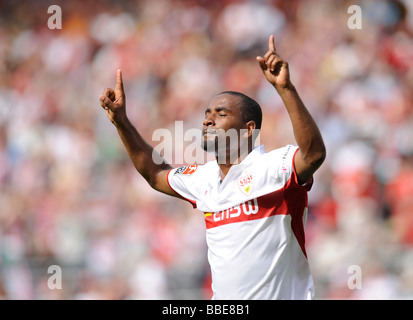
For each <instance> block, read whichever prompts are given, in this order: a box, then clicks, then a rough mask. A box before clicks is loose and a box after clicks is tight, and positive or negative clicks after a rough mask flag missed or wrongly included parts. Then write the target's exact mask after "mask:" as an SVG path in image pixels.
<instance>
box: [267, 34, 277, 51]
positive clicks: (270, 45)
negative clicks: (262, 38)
mask: <svg viewBox="0 0 413 320" xmlns="http://www.w3.org/2000/svg"><path fill="white" fill-rule="evenodd" d="M268 50H272V51H274V52H276V51H275V45H274V35H270V38H269V39H268Z"/></svg>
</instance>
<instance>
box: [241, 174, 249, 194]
mask: <svg viewBox="0 0 413 320" xmlns="http://www.w3.org/2000/svg"><path fill="white" fill-rule="evenodd" d="M251 185H252V174H249V175H247V176H245V177H242V178H239V179H238V187H239V188H240V190H241V192H242V193H243V194H245V195H249V194H250V192H251Z"/></svg>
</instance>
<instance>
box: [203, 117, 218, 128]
mask: <svg viewBox="0 0 413 320" xmlns="http://www.w3.org/2000/svg"><path fill="white" fill-rule="evenodd" d="M202 124H203V125H204V126H205V127H209V126H213V125H215V121H214V118H213V116H212V115H208V116H206V117H205V119H204V122H203V123H202Z"/></svg>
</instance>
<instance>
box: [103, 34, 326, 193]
mask: <svg viewBox="0 0 413 320" xmlns="http://www.w3.org/2000/svg"><path fill="white" fill-rule="evenodd" d="M257 61H258V64H259V66H260V68H261V70H262V72H263V74H264V76H265V77H266V78H267V80H268V82H269V83H270V84H271V85H272V86H273V87H274V89H275V90H276V91H277V93H278V94H279V95H280V97H281V99H282V100H283V102H284V104H285V107H286V109H287V112H288V114H289V116H290V118H291V123H292V126H293V131H294V136H295V139H296V142H297V144H298V146H299V150H298V151H297V153H296V156H295V157H294V166H295V169H296V172H297V176H298V181H299V182H300V183H304V182H306V181H308V180H309V179H310V178H311V177H312V176H313V174H314V172H315V171H316V170H317V169H318V168H319V167H320V165H321V164H322V163H323V161H324V159H325V156H326V150H325V146H324V143H323V139H322V137H321V134H320V131H319V129H318V127H317V125H316V123H315V122H314V120H313V118H312V117H311V115H310V113H309V112H308V110H307V109H306V107H305V106H304V104H303V102H302V101H301V99H300V97H299V95H298V93H297V90H296V89H295V87H294V86H293V84H292V82H291V80H290V73H289V68H288V63H287V62H286V61H285V60H284V59H282V58H281V57H280V56H279V55H278V54H277V52H276V50H275V45H274V37H273V36H272V35H271V36H270V38H269V42H268V51H267V52H266V54H265V55H264V57H257ZM238 99H239V97H237V96H233V95H231V94H220V95H217V96H215V97H214V98H213V99H212V101H211V103H210V105H209V106H208V108H207V110H206V112H205V120H204V122H203V127H202V128H203V142H204V143H205V142H208V140H211V139H216V134H215V133H208V130H210V131H211V130H212V132H214V130H217V132H222V131H224V132H225V131H227V130H229V129H230V128H234V129H235V130H236V131H237V132H241V129H245V130H244V131H243V134H242V135H239V143H238V144H237V146H235V147H232V148H231V147H227V148H225V149H224V150H223V149H219V150H218V149H216V150H215V156H216V157H217V160H219V159H221V158H222V157H223V156H224V155H226V156H227V157H226V158H225V159H229V160H233V161H225V162H224V163H221V161H218V165H219V167H220V169H221V170H220V174H221V179H224V178H225V176H226V175H227V173H228V171H229V170H230V168H231V167H232V166H233V165H236V164H238V163H240V162H241V161H242V160H243V159H244V158H245V157H246V156H247V155H248V153H249V152H250V151H251V150H252V134H253V131H254V129H255V122H254V121H248V122H244V121H243V117H242V113H241V110H240V108H239V100H238ZM100 104H101V106H102V108H104V109H105V110H106V114H107V116H108V118H109V120H110V121H111V122H112V123H113V124H114V125H115V127H116V129H117V130H118V134H119V136H120V138H121V140H122V142H123V144H124V145H125V148H126V150H127V152H128V155H129V157H130V159H131V161H132V163H133V165H134V166H135V168H136V169H137V170H138V172H139V173H140V174H141V175H142V176H143V177H144V178H145V179H146V181H148V183H149V185H150V186H151V187H152V188H153V189H155V190H157V191H159V192H162V193H165V194H167V195H170V196H174V197H179V196H178V195H177V194H176V193H175V191H173V190H172V189H171V187H170V186H169V184H168V182H167V175H168V172H169V170H170V169H172V167H171V166H170V165H169V164H166V163H162V164H161V165H158V164H156V163H155V162H154V161H153V158H152V157H153V151H154V150H153V148H152V147H151V146H150V145H149V144H148V143H146V141H144V139H143V138H142V136H141V135H140V134H139V133H138V131H137V130H136V128H135V127H134V126H133V124H132V123H131V122H130V121H129V119H128V117H127V114H126V97H125V92H124V88H123V81H122V72H121V70H118V71H117V80H116V86H115V89H111V88H107V89H106V90H105V91H104V92H103V94H102V95H101V96H100ZM219 129H222V131H221V130H219ZM246 145H247V148H245V146H246ZM231 155H232V157H231ZM156 156H157V157H160V156H159V155H156ZM234 159H235V160H234ZM157 162H158V161H157ZM158 163H159V162H158Z"/></svg>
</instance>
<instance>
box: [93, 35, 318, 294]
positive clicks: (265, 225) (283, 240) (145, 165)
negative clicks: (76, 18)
mask: <svg viewBox="0 0 413 320" xmlns="http://www.w3.org/2000/svg"><path fill="white" fill-rule="evenodd" d="M257 62H258V64H259V66H260V67H261V70H262V72H263V74H264V75H265V77H266V78H267V80H268V81H269V83H270V84H271V85H272V86H273V87H274V88H275V90H276V91H277V93H278V94H279V95H280V97H281V99H282V101H283V102H284V104H285V107H286V109H287V112H288V114H289V116H290V119H291V123H292V126H293V131H294V136H295V140H296V142H297V145H298V146H293V145H287V146H284V147H281V148H278V149H275V150H272V151H270V152H265V150H264V147H263V146H262V145H260V146H256V147H254V139H255V138H256V133H257V131H258V130H259V129H260V128H261V121H262V113H261V108H260V106H259V105H258V104H257V102H255V101H254V100H253V99H251V98H249V97H247V96H245V95H243V94H242V93H238V92H232V91H224V92H223V93H220V94H218V95H217V96H215V97H214V98H213V99H212V100H211V102H210V104H209V106H208V108H207V109H206V111H205V119H204V122H203V126H202V128H203V129H202V132H203V138H202V146H203V148H204V149H205V150H206V151H212V152H214V153H215V157H216V161H209V162H207V163H206V164H204V165H187V166H184V167H180V168H172V167H171V166H170V165H168V164H167V163H165V162H162V163H161V164H159V163H160V161H159V158H157V159H154V158H153V154H155V155H156V157H160V155H157V154H156V153H153V151H154V149H153V148H152V147H151V146H150V145H149V144H147V143H146V142H145V141H144V140H143V138H142V137H141V135H140V134H139V133H138V131H137V130H136V129H135V127H134V126H133V125H132V124H131V122H130V121H129V120H128V117H127V114H126V104H125V92H124V89H123V83H122V74H121V71H120V70H118V71H117V81H116V87H115V89H110V88H108V89H106V90H105V91H104V93H103V95H101V96H100V104H101V106H102V107H103V108H104V109H105V110H106V113H107V116H108V118H109V120H110V121H111V122H112V123H113V124H114V125H115V127H116V128H117V131H118V133H119V136H120V138H121V140H122V142H123V144H124V145H125V147H126V150H127V152H128V154H129V157H130V159H131V160H132V163H133V164H134V166H135V167H136V169H137V170H138V172H139V173H140V174H141V175H142V176H143V177H144V178H145V179H146V180H147V182H148V183H149V184H150V186H151V187H152V188H153V189H155V190H157V191H160V192H162V193H165V194H167V195H170V196H173V197H178V198H181V199H185V200H187V201H189V202H190V203H191V204H192V205H193V206H194V208H197V209H199V210H200V211H201V212H203V213H204V216H205V224H206V229H207V230H206V238H207V245H208V261H209V263H210V267H211V274H212V290H213V297H212V298H213V299H312V298H313V297H314V285H313V279H312V275H311V272H310V268H309V264H308V261H307V254H306V250H305V236H304V227H305V221H306V215H307V191H309V190H310V188H311V185H312V182H313V174H314V172H315V171H316V170H317V169H318V168H319V167H320V165H321V164H322V163H323V161H324V159H325V157H326V150H325V146H324V143H323V139H322V136H321V134H320V131H319V129H318V127H317V125H316V123H315V122H314V120H313V118H312V117H311V115H310V113H309V112H308V110H307V109H306V107H305V106H304V104H303V102H302V101H301V99H300V97H299V95H298V93H297V90H296V89H295V87H294V86H293V84H292V83H291V80H290V74H289V68H288V63H287V62H286V61H285V60H283V59H282V58H281V57H280V56H279V55H278V53H277V52H276V49H275V46H274V36H273V35H271V36H270V37H269V44H268V51H267V52H266V54H265V55H264V56H263V57H260V56H259V57H257ZM228 132H236V133H237V143H219V142H220V141H221V142H222V141H227V140H229V139H228V138H231V137H232V136H234V134H232V135H227V133H228ZM157 163H158V164H157Z"/></svg>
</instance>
